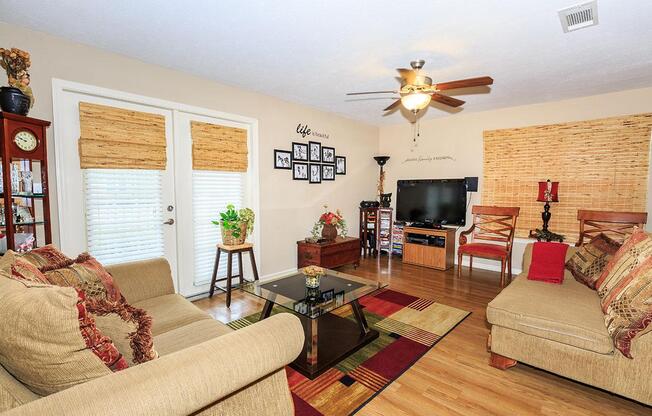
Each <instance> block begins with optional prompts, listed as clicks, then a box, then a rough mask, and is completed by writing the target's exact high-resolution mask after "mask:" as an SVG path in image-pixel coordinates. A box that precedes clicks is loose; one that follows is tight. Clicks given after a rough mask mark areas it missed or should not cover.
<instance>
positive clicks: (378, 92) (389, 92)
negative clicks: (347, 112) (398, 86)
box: [346, 91, 398, 95]
mask: <svg viewBox="0 0 652 416" xmlns="http://www.w3.org/2000/svg"><path fill="white" fill-rule="evenodd" d="M364 94H398V91H364V92H347V93H346V95H364Z"/></svg>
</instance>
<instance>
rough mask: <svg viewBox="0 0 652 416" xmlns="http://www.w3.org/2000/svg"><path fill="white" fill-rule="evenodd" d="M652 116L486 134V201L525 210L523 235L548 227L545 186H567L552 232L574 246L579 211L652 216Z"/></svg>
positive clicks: (521, 223) (554, 210)
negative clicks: (541, 195)
mask: <svg viewBox="0 0 652 416" xmlns="http://www.w3.org/2000/svg"><path fill="white" fill-rule="evenodd" d="M651 127H652V114H638V115H632V116H623V117H611V118H605V119H598V120H589V121H581V122H571V123H563V124H551V125H544V126H532V127H525V128H516V129H505V130H492V131H485V132H484V135H483V136H484V164H483V170H484V178H483V179H484V181H483V187H482V204H483V205H496V206H518V207H521V213H520V216H519V218H518V221H517V233H516V235H517V236H518V237H527V235H528V233H529V230H531V229H535V228H541V225H542V221H541V211H543V203H542V202H536V198H537V191H538V184H537V183H538V182H539V181H545V180H546V179H550V180H552V181H558V182H559V201H560V202H558V203H551V207H552V208H551V213H552V220H551V221H550V224H549V228H550V230H551V231H554V232H557V233H561V234H564V235H566V237H567V241H569V242H574V241H575V239H576V237H577V235H578V234H579V222H578V220H577V210H578V209H596V210H611V211H645V210H646V200H647V184H648V171H649V163H650V161H649V152H650V132H651Z"/></svg>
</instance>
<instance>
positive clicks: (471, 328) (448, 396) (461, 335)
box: [196, 256, 652, 416]
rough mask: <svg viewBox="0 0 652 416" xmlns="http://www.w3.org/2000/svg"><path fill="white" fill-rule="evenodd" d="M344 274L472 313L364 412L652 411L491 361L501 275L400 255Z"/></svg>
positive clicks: (245, 299)
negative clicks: (488, 311) (489, 319)
mask: <svg viewBox="0 0 652 416" xmlns="http://www.w3.org/2000/svg"><path fill="white" fill-rule="evenodd" d="M338 270H341V271H343V272H346V273H351V274H355V275H358V276H361V277H365V278H368V279H374V280H375V279H378V278H384V279H389V285H390V288H391V289H394V290H398V291H401V292H404V293H409V294H411V295H414V296H419V297H423V298H430V299H435V300H436V301H437V302H440V303H443V304H446V305H450V306H454V307H457V308H461V309H464V310H468V311H471V312H472V314H471V315H470V316H469V317H468V318H466V320H464V321H463V322H462V323H461V324H460V325H459V326H458V327H457V328H455V329H454V330H453V331H451V332H450V333H449V334H448V335H447V336H446V337H444V339H443V340H442V341H440V342H439V343H438V344H436V345H435V346H434V348H432V349H431V350H430V351H429V352H428V353H427V354H426V355H425V356H424V357H422V358H421V359H420V360H419V361H418V362H417V363H416V364H415V365H414V366H412V367H411V368H410V369H409V370H408V371H406V372H405V373H404V374H403V375H402V376H401V377H400V378H398V379H397V380H396V381H394V382H393V383H392V384H390V385H389V387H387V388H386V389H385V390H384V391H383V392H381V393H380V395H378V396H377V397H376V398H374V399H373V400H372V401H371V402H370V403H369V404H367V405H366V406H365V407H364V408H363V409H362V410H361V411H360V412H359V413H357V414H358V415H363V416H379V415H383V416H390V415H391V416H403V415H465V416H471V415H472V416H475V415H483V416H484V415H519V416H522V415H619V416H620V415H652V408H650V407H646V406H643V405H640V404H638V403H636V402H633V401H630V400H627V399H624V398H621V397H618V396H614V395H612V394H610V393H607V392H604V391H601V390H598V389H595V388H592V387H589V386H585V385H583V384H580V383H576V382H573V381H570V380H567V379H564V378H562V377H559V376H556V375H554V374H550V373H547V372H545V371H542V370H537V369H535V368H533V367H529V366H527V365H524V364H518V365H517V366H516V367H514V368H511V369H509V370H507V371H501V370H498V369H495V368H493V367H490V366H489V365H488V361H489V353H488V352H487V347H486V343H487V335H488V334H489V326H488V324H487V323H486V320H485V307H486V305H487V303H488V302H489V301H491V300H492V299H493V298H494V297H495V296H496V295H497V294H498V292H499V291H500V289H499V287H498V285H499V280H500V274H499V273H495V272H489V271H484V270H474V271H473V273H472V274H469V272H468V270H467V269H466V268H464V269H462V277H461V278H460V279H457V278H456V277H455V273H454V270H449V271H447V272H440V271H435V270H429V269H425V268H422V267H418V266H410V265H407V264H406V265H403V264H402V263H401V261H400V260H397V261H388V259H387V257H385V256H383V257H382V258H381V259H379V260H375V259H373V258H372V259H363V261H362V263H361V265H360V267H359V268H357V269H353V267H350V266H347V267H343V268H341V269H338ZM196 304H197V306H199V307H200V308H202V309H204V310H206V311H207V312H208V313H210V314H211V315H212V316H213V317H215V318H216V319H218V320H220V321H222V322H229V321H231V320H234V319H238V318H240V317H243V316H247V315H249V314H251V313H253V312H256V311H258V310H260V309H262V306H263V302H262V301H260V300H258V299H257V298H256V297H254V296H251V295H247V294H245V293H243V292H241V291H237V290H236V291H235V292H234V294H233V300H232V304H231V309H230V310H229V309H227V308H226V307H225V296H224V294H220V295H217V296H214V297H213V298H212V299H202V300H199V301H197V302H196Z"/></svg>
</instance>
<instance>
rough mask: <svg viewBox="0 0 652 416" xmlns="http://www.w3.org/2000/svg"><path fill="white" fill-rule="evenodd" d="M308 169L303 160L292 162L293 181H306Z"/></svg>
mask: <svg viewBox="0 0 652 416" xmlns="http://www.w3.org/2000/svg"><path fill="white" fill-rule="evenodd" d="M301 167H303V168H304V169H303V173H302V172H301V169H300V168H301ZM309 174H310V173H309V170H308V164H307V163H304V162H294V163H293V164H292V179H294V180H295V181H307V180H308V175H309Z"/></svg>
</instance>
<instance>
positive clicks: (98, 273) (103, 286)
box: [39, 253, 122, 302]
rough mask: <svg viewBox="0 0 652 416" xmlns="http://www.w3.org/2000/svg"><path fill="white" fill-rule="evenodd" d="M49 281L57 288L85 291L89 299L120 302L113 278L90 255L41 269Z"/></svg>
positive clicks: (119, 295)
mask: <svg viewBox="0 0 652 416" xmlns="http://www.w3.org/2000/svg"><path fill="white" fill-rule="evenodd" d="M39 270H40V271H41V272H43V274H45V277H46V278H47V280H48V281H49V282H50V283H51V284H53V285H57V286H72V287H76V288H77V289H80V290H83V291H84V292H85V293H86V296H88V297H89V298H102V299H107V300H110V301H113V302H120V301H121V300H122V295H121V294H120V289H118V286H117V285H116V284H115V283H114V282H113V276H111V274H110V273H109V272H108V271H106V269H105V268H104V267H103V266H102V265H101V264H100V262H98V261H97V260H95V258H93V256H91V255H90V254H88V253H82V254H80V255H79V256H78V257H77V258H76V259H74V260H73V259H68V260H65V261H62V262H59V263H54V264H50V265H48V266H44V267H40V268H39Z"/></svg>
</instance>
